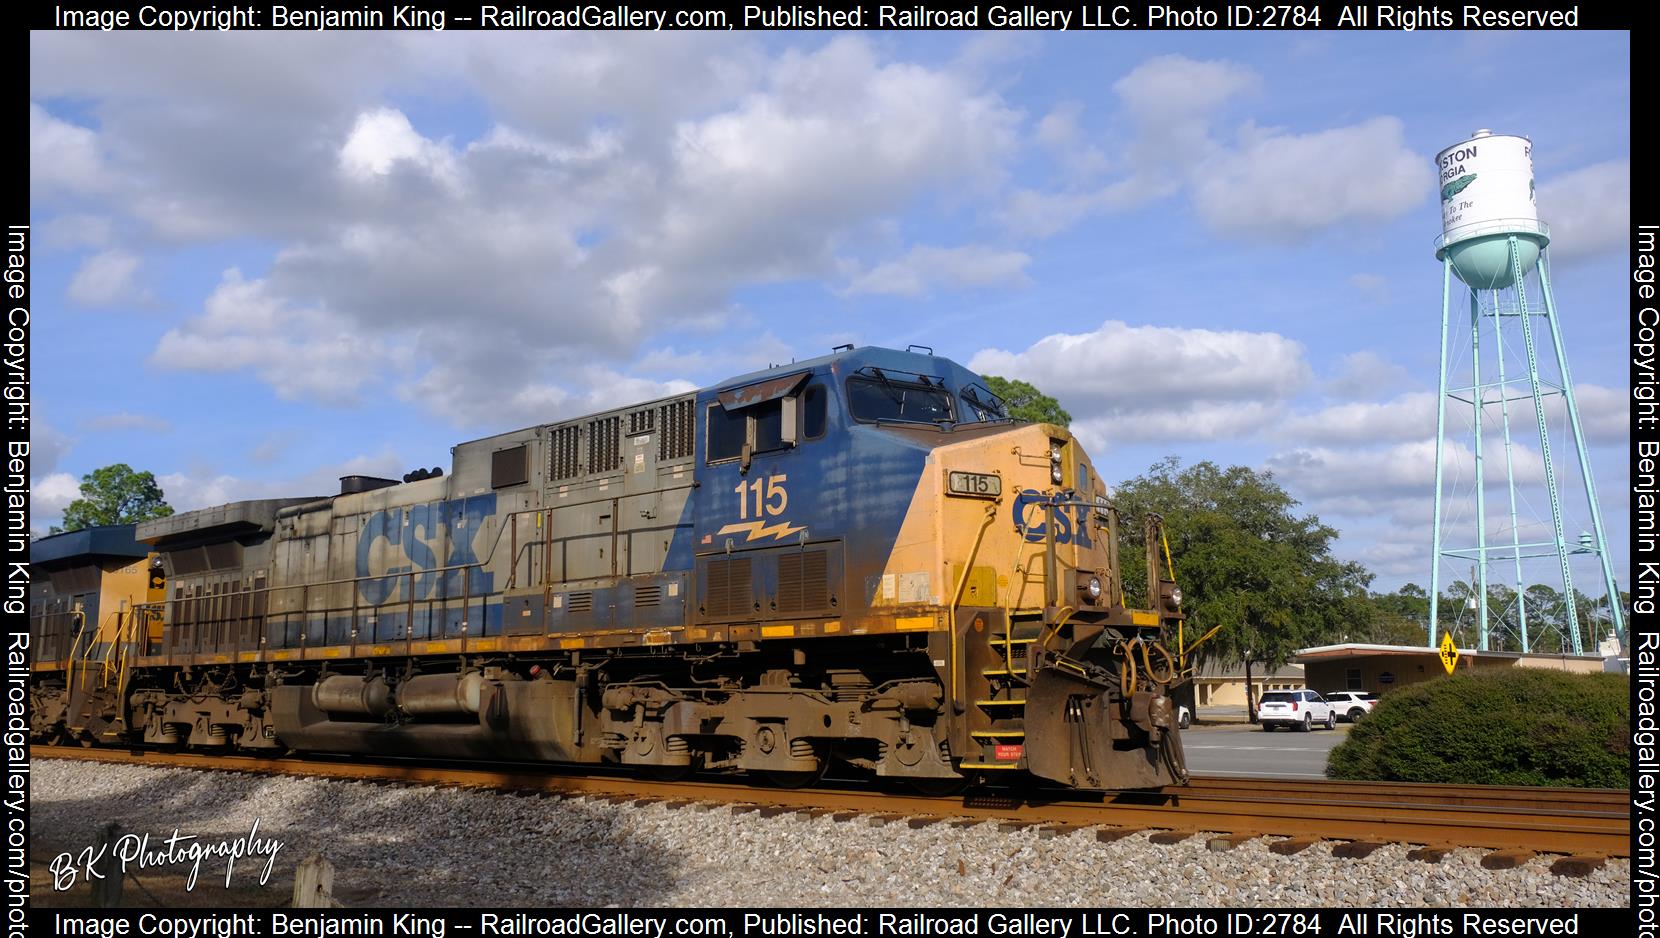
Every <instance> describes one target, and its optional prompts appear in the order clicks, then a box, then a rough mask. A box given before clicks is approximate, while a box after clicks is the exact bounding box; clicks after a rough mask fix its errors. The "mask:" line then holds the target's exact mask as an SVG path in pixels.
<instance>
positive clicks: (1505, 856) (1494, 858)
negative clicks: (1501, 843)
mask: <svg viewBox="0 0 1660 938" xmlns="http://www.w3.org/2000/svg"><path fill="white" fill-rule="evenodd" d="M1536 856H1538V854H1537V853H1534V852H1533V851H1532V850H1523V849H1520V848H1518V849H1515V850H1495V851H1493V852H1492V853H1489V854H1488V855H1486V856H1484V857H1482V858H1481V868H1482V869H1484V870H1513V869H1515V868H1516V867H1518V866H1521V865H1522V864H1523V863H1526V862H1527V861H1529V860H1531V859H1533V858H1534V857H1536Z"/></svg>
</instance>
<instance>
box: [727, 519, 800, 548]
mask: <svg viewBox="0 0 1660 938" xmlns="http://www.w3.org/2000/svg"><path fill="white" fill-rule="evenodd" d="M805 530H807V528H806V526H805V525H795V524H790V523H789V522H788V521H780V522H778V523H777V524H767V523H766V522H765V521H744V522H738V523H735V524H729V525H727V526H726V527H724V528H721V529H720V530H719V531H716V532H715V535H716V536H717V537H718V536H720V535H722V534H740V533H743V532H746V531H747V532H748V533H749V536H748V537H746V538H744V541H745V543H748V542H750V541H760V540H765V539H766V538H769V537H770V538H773V539H774V540H776V539H778V538H781V537H788V536H789V535H791V534H794V533H795V532H797V531H805Z"/></svg>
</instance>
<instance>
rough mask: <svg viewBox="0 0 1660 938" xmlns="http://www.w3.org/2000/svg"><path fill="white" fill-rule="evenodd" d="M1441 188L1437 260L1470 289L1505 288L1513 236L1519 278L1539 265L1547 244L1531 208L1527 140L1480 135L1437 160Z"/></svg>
mask: <svg viewBox="0 0 1660 938" xmlns="http://www.w3.org/2000/svg"><path fill="white" fill-rule="evenodd" d="M1435 166H1436V169H1437V170H1438V171H1439V173H1440V182H1441V238H1440V240H1439V241H1438V242H1437V244H1436V252H1435V256H1436V258H1437V259H1440V258H1443V257H1448V256H1450V257H1451V258H1452V265H1453V272H1454V273H1456V274H1458V278H1459V279H1460V280H1462V281H1464V282H1465V283H1467V284H1469V285H1470V286H1471V287H1475V288H1477V289H1484V290H1491V289H1496V288H1498V287H1502V286H1508V285H1509V284H1510V283H1511V281H1512V279H1513V277H1512V273H1511V269H1510V244H1509V238H1510V236H1511V235H1516V236H1517V238H1516V247H1517V250H1518V252H1519V253H1520V257H1521V262H1522V273H1524V274H1525V273H1527V272H1528V271H1530V270H1532V269H1533V268H1534V266H1535V265H1536V264H1538V263H1539V251H1540V249H1541V248H1543V247H1544V246H1545V244H1546V243H1547V242H1549V240H1550V238H1549V236H1548V235H1547V233H1546V229H1545V226H1544V225H1541V224H1540V223H1539V210H1538V208H1537V207H1536V206H1535V205H1534V202H1533V144H1532V142H1530V141H1529V140H1528V139H1527V138H1526V137H1514V136H1511V135H1509V134H1495V133H1493V132H1492V131H1488V130H1478V131H1476V132H1475V133H1474V134H1471V135H1470V139H1468V140H1465V141H1464V142H1463V143H1458V144H1454V145H1453V146H1450V147H1448V148H1446V149H1445V150H1442V151H1441V152H1440V153H1438V154H1436V156H1435Z"/></svg>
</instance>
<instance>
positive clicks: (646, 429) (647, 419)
mask: <svg viewBox="0 0 1660 938" xmlns="http://www.w3.org/2000/svg"><path fill="white" fill-rule="evenodd" d="M656 414H657V412H656V411H654V410H652V409H651V408H650V407H647V408H645V409H644V410H636V411H630V412H629V414H628V435H629V436H633V435H634V434H636V433H650V432H651V431H652V429H653V423H652V419H653V418H654V417H655V416H656Z"/></svg>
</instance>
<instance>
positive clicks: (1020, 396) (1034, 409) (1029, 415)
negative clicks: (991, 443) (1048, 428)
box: [986, 375, 1072, 427]
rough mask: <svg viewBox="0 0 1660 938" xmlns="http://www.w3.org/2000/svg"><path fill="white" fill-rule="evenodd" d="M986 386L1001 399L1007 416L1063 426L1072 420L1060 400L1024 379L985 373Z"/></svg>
mask: <svg viewBox="0 0 1660 938" xmlns="http://www.w3.org/2000/svg"><path fill="white" fill-rule="evenodd" d="M986 387H987V388H988V389H990V390H991V393H993V394H995V395H997V396H998V397H1000V398H1002V399H1003V406H1004V407H1006V408H1008V411H1009V416H1010V417H1013V418H1014V419H1016V420H1027V421H1030V422H1032V423H1052V424H1055V425H1056V426H1061V427H1064V426H1066V425H1067V424H1070V423H1071V422H1072V415H1071V414H1069V413H1067V412H1066V410H1065V409H1064V408H1062V407H1061V405H1060V402H1059V401H1057V400H1055V399H1054V398H1052V397H1050V396H1049V395H1047V394H1045V393H1043V392H1042V391H1039V390H1038V389H1037V388H1035V387H1032V386H1031V385H1030V384H1027V383H1026V382H1024V381H1019V380H1011V379H1009V378H999V377H998V376H996V375H986Z"/></svg>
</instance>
